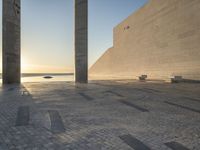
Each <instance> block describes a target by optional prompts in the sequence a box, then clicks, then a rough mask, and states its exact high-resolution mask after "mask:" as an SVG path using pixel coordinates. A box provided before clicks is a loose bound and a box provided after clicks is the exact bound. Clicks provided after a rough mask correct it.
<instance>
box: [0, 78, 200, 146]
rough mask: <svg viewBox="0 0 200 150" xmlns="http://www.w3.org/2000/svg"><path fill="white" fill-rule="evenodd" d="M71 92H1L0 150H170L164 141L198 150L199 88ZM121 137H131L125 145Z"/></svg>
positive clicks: (55, 85)
mask: <svg viewBox="0 0 200 150" xmlns="http://www.w3.org/2000/svg"><path fill="white" fill-rule="evenodd" d="M95 83H97V84H95ZM75 87H76V85H75V84H74V83H73V82H45V83H24V86H14V85H8V86H6V87H0V91H1V92H0V150H1V149H3V150H11V149H17V150H23V149H26V150H29V149H30V150H33V149H35V150H133V148H132V147H131V146H130V145H131V144H133V143H134V144H138V143H139V145H140V146H141V145H142V144H143V145H146V146H147V147H148V148H150V149H152V150H170V149H172V148H170V147H168V146H167V145H166V144H165V143H167V142H168V141H178V142H179V143H180V144H181V145H182V146H184V147H187V148H190V149H191V150H199V148H200V125H199V122H200V115H199V112H197V111H195V110H198V108H200V103H199V102H198V101H196V100H199V98H200V93H199V89H200V84H185V83H183V84H168V83H167V84H165V83H162V82H161V83H158V82H157V83H153V82H151V83H148V82H145V83H141V82H136V81H130V80H124V81H119V82H118V81H92V83H91V84H90V83H89V84H85V85H83V86H82V85H78V87H80V88H78V89H77V88H75ZM9 88H14V89H15V90H13V91H12V92H11V91H8V89H9ZM22 91H25V94H24V95H22ZM105 91H109V92H105ZM27 93H28V94H27ZM80 93H82V95H80ZM86 97H87V98H86ZM183 97H187V98H183ZM190 99H191V100H190ZM193 99H194V100H193ZM90 101H91V102H90ZM165 102H170V103H171V104H166V103H165ZM172 104H173V105H172ZM23 107H24V108H23ZM27 107H28V108H27ZM27 114H29V115H27ZM23 116H25V117H23ZM28 116H29V121H27V120H28V119H27V118H28ZM21 118H23V119H22V120H20V119H21ZM16 120H19V122H20V126H16V124H17V123H16V122H17V121H16ZM27 122H28V124H27ZM122 135H124V137H125V135H126V136H127V135H130V136H129V137H128V138H127V142H124V141H123V140H122V139H120V138H119V137H120V136H122ZM133 135H134V136H133ZM124 139H125V138H124ZM133 139H134V140H133ZM132 141H134V142H132ZM136 141H137V142H136ZM128 142H130V145H128V144H127V143H128ZM132 146H133V145H132Z"/></svg>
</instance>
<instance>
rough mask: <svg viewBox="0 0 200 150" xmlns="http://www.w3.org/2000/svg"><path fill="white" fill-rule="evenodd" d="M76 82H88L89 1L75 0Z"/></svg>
mask: <svg viewBox="0 0 200 150" xmlns="http://www.w3.org/2000/svg"><path fill="white" fill-rule="evenodd" d="M75 80H76V82H78V83H87V81H88V0H75Z"/></svg>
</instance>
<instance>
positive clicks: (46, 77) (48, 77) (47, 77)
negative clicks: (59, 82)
mask: <svg viewBox="0 0 200 150" xmlns="http://www.w3.org/2000/svg"><path fill="white" fill-rule="evenodd" d="M43 78H45V79H52V78H53V77H52V76H44V77H43Z"/></svg>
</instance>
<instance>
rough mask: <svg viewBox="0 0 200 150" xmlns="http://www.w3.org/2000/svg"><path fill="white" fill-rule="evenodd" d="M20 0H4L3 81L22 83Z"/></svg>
mask: <svg viewBox="0 0 200 150" xmlns="http://www.w3.org/2000/svg"><path fill="white" fill-rule="evenodd" d="M20 65H21V64H20V0H3V83H20V76H21V75H20Z"/></svg>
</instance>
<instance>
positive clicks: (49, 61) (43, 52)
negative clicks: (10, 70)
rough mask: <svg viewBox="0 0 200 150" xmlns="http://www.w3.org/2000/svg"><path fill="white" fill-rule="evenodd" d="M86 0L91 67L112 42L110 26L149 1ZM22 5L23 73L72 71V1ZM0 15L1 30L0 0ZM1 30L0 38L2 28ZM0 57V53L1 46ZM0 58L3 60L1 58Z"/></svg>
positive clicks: (27, 1) (29, 0) (28, 0)
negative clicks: (87, 2) (87, 4)
mask: <svg viewBox="0 0 200 150" xmlns="http://www.w3.org/2000/svg"><path fill="white" fill-rule="evenodd" d="M88 1H89V66H91V65H92V64H93V63H95V61H96V60H97V59H98V58H99V57H100V56H101V55H102V54H103V53H104V52H105V51H106V50H107V49H108V48H109V47H111V46H112V45H113V27H115V26H116V25H117V24H119V23H120V22H121V21H123V20H124V19H125V18H126V17H128V16H129V15H130V14H131V13H132V12H134V11H136V10H137V9H138V8H139V7H141V6H142V5H144V4H145V3H146V2H147V1H148V0H88ZM21 4H22V21H21V22H22V30H21V34H22V39H21V48H22V49H21V51H22V72H23V73H39V72H40V73H41V72H44V73H48V72H52V73H54V72H56V73H63V72H73V70H74V69H73V68H74V49H73V43H74V42H73V32H74V29H73V24H74V19H73V16H74V13H73V0H21ZM0 17H1V20H0V21H1V22H0V29H1V28H2V0H0ZM0 32H1V33H0V37H1V39H2V31H0ZM1 45H2V40H0V46H1ZM0 56H2V46H1V47H0ZM0 61H1V62H2V58H1V57H0ZM1 66H2V63H1ZM1 66H0V67H1ZM0 72H1V69H0Z"/></svg>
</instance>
